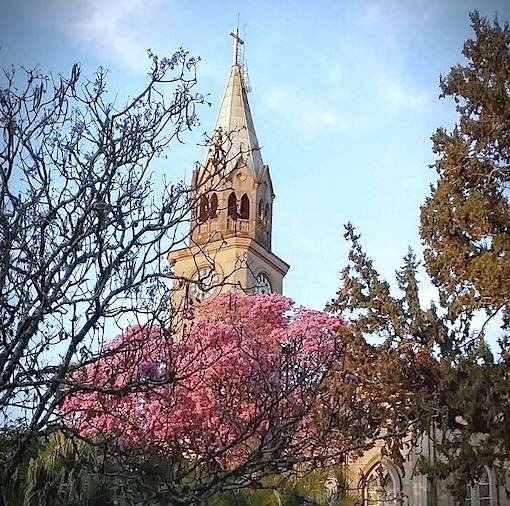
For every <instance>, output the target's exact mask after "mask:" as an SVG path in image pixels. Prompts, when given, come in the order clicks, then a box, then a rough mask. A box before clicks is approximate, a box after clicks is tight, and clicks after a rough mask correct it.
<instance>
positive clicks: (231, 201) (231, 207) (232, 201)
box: [227, 192, 237, 220]
mask: <svg viewBox="0 0 510 506" xmlns="http://www.w3.org/2000/svg"><path fill="white" fill-rule="evenodd" d="M227 215H228V216H229V217H230V218H233V219H234V220H235V219H237V198H236V194H235V193H234V192H232V193H231V194H230V195H229V196H228V206H227Z"/></svg>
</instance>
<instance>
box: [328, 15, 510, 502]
mask: <svg viewBox="0 0 510 506" xmlns="http://www.w3.org/2000/svg"><path fill="white" fill-rule="evenodd" d="M470 17H471V22H472V28H473V30H474V33H475V38H474V39H473V40H471V39H470V40H468V41H467V42H466V43H465V45H464V49H463V52H462V53H463V55H464V56H465V58H466V61H465V62H464V63H463V64H462V65H457V66H455V67H453V68H452V69H451V71H450V72H449V74H448V75H447V76H446V77H441V79H440V88H441V97H443V98H445V97H452V98H453V100H454V102H455V104H456V110H457V112H458V114H459V120H458V123H457V124H456V126H455V127H454V128H453V130H452V131H451V132H447V131H446V130H445V129H443V128H439V129H438V130H437V131H436V132H435V134H434V135H433V136H432V141H433V150H434V153H435V154H436V155H437V161H436V163H435V164H434V166H433V167H435V169H436V170H437V173H438V175H439V178H438V181H437V182H436V183H435V184H434V185H433V186H432V187H431V195H430V196H429V197H428V198H427V199H426V201H425V203H424V205H423V206H422V208H421V236H422V239H423V241H424V244H425V248H426V249H425V254H424V256H425V267H426V269H427V271H428V273H429V275H430V277H431V279H432V282H433V283H434V284H435V286H436V287H437V288H438V290H439V294H440V300H439V307H435V305H434V304H432V305H431V306H430V307H429V308H423V307H422V305H421V304H420V300H419V285H418V281H417V272H418V267H419V262H418V261H417V259H416V257H415V255H414V253H413V252H412V251H409V253H408V254H407V255H406V257H405V258H404V265H403V267H402V268H401V270H399V271H397V273H396V278H397V285H398V288H399V290H400V294H399V295H398V296H395V295H393V294H392V293H391V291H390V287H389V284H388V283H387V282H386V281H385V280H383V279H381V277H380V275H379V274H378V272H377V270H376V269H375V267H374V265H373V262H372V260H371V259H370V258H369V257H368V256H367V255H366V254H365V253H364V252H363V250H362V248H361V245H360V242H359V236H358V235H356V234H355V232H354V228H353V227H352V225H350V224H349V225H348V226H347V227H346V228H347V233H346V238H347V239H348V240H349V241H350V243H351V252H350V255H349V261H350V265H349V267H347V268H345V269H344V270H343V271H342V287H341V289H340V290H339V292H338V293H337V297H336V299H335V300H333V301H332V302H331V303H330V304H329V306H328V307H329V309H330V310H332V311H335V312H341V313H342V314H350V315H351V322H352V325H353V328H354V330H355V331H356V332H357V333H358V334H359V335H360V336H365V337H367V336H370V337H371V338H374V337H376V338H378V340H375V341H374V342H375V343H377V344H375V345H374V354H375V355H376V356H377V355H378V356H379V359H378V368H379V374H380V376H379V377H380V380H381V383H382V384H384V388H386V391H387V397H388V399H391V400H392V401H394V400H395V399H396V398H398V399H399V402H400V406H401V412H400V417H401V419H408V420H413V426H414V432H413V434H419V433H424V432H425V433H427V434H428V435H429V437H430V438H431V439H433V441H434V443H435V448H436V458H435V459H432V460H426V459H421V461H419V463H418V464H419V465H418V466H417V469H416V472H424V473H426V474H428V476H429V478H431V480H432V481H433V482H434V481H435V480H436V479H444V478H446V477H448V476H450V477H453V478H454V480H452V481H451V483H452V485H451V486H452V488H453V492H454V495H455V498H456V500H457V501H458V502H462V501H463V500H464V497H465V494H466V484H467V483H469V482H470V481H474V480H476V479H477V478H478V477H479V476H480V475H481V473H482V472H483V468H484V466H488V467H491V468H492V469H493V470H494V471H495V473H496V477H497V481H498V482H499V483H504V481H503V480H504V477H505V473H506V467H507V466H508V462H509V460H510V434H509V433H508V427H509V426H510V402H509V400H510V385H509V382H508V377H509V372H510V355H509V340H508V337H507V336H506V335H505V333H506V331H507V330H508V328H509V326H510V202H509V196H510V193H509V188H508V184H509V183H510V30H509V27H508V24H505V25H503V26H501V25H500V24H499V23H498V21H497V20H496V21H494V23H492V24H491V23H490V22H488V21H487V19H485V18H482V17H480V16H479V14H478V12H476V11H475V12H473V13H472V14H471V16H470ZM484 312H485V313H486V317H485V319H484V320H483V322H482V324H481V326H480V325H479V324H478V325H475V323H474V320H473V318H474V317H475V316H479V315H480V314H481V313H484ZM499 314H502V315H503V323H502V336H501V338H500V345H501V354H500V355H497V354H493V353H492V352H491V350H490V349H489V347H488V345H487V343H486V341H485V328H486V324H487V322H488V321H490V320H491V319H493V318H494V317H495V316H496V315H499ZM475 327H478V329H476V328H475ZM397 450H398V448H397ZM392 458H398V451H395V452H394V454H393V455H392ZM397 464H398V462H397Z"/></svg>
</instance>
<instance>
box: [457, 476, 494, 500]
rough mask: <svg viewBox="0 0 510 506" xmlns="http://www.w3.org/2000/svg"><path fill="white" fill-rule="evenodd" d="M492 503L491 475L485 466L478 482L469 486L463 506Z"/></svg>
mask: <svg viewBox="0 0 510 506" xmlns="http://www.w3.org/2000/svg"><path fill="white" fill-rule="evenodd" d="M492 504H493V502H492V494H491V482H490V477H489V473H488V471H487V469H485V468H484V470H483V472H482V475H481V476H480V479H479V480H478V482H477V483H475V484H474V485H468V486H467V491H466V499H465V500H464V502H463V504H462V506H492Z"/></svg>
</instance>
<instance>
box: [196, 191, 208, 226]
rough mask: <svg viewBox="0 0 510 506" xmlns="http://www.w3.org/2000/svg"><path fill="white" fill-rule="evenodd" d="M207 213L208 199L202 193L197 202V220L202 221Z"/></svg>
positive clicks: (205, 218) (206, 216)
mask: <svg viewBox="0 0 510 506" xmlns="http://www.w3.org/2000/svg"><path fill="white" fill-rule="evenodd" d="M208 215H209V199H208V198H207V197H206V196H205V195H202V196H201V197H200V202H199V204H198V222H199V223H203V222H204V221H205V220H207V218H208Z"/></svg>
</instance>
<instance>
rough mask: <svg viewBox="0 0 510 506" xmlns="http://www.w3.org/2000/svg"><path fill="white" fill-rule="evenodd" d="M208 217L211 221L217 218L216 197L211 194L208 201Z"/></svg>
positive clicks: (214, 194)
mask: <svg viewBox="0 0 510 506" xmlns="http://www.w3.org/2000/svg"><path fill="white" fill-rule="evenodd" d="M209 216H210V217H211V218H212V219H213V218H216V217H217V216H218V195H216V193H213V194H212V195H211V200H210V201H209Z"/></svg>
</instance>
